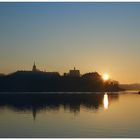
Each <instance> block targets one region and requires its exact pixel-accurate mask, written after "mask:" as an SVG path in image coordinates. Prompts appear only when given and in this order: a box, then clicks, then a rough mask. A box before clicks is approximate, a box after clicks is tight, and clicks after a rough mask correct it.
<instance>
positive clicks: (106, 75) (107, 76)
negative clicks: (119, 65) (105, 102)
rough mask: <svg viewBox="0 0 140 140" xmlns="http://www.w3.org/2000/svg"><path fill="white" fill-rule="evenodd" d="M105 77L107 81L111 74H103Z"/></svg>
mask: <svg viewBox="0 0 140 140" xmlns="http://www.w3.org/2000/svg"><path fill="white" fill-rule="evenodd" d="M103 79H104V80H105V81H107V80H108V79H109V75H108V74H106V73H105V74H103Z"/></svg>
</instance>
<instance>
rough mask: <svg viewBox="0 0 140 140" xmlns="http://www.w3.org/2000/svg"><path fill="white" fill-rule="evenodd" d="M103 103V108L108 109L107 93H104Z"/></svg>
mask: <svg viewBox="0 0 140 140" xmlns="http://www.w3.org/2000/svg"><path fill="white" fill-rule="evenodd" d="M103 104H104V109H108V95H107V93H105V94H104V99H103Z"/></svg>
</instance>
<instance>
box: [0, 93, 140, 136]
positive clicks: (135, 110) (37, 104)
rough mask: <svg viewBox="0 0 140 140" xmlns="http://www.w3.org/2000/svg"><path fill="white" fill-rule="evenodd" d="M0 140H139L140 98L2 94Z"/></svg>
mask: <svg viewBox="0 0 140 140" xmlns="http://www.w3.org/2000/svg"><path fill="white" fill-rule="evenodd" d="M52 94H53V95H52ZM0 137H80V138H81V137H113V138H116V137H127V138H128V137H140V95H139V94H136V93H133V92H131V93H129V92H125V93H124V92H123V93H97V94H95V93H75V94H74V93H67V94H64V93H59V94H55V93H50V94H46V93H31V94H30V93H16V94H15V93H14V94H13V93H1V94H0Z"/></svg>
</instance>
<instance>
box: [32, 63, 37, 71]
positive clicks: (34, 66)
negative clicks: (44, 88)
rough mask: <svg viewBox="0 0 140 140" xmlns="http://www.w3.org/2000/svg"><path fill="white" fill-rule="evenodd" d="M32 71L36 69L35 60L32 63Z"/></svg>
mask: <svg viewBox="0 0 140 140" xmlns="http://www.w3.org/2000/svg"><path fill="white" fill-rule="evenodd" d="M32 71H37V69H36V65H35V62H34V65H33V68H32Z"/></svg>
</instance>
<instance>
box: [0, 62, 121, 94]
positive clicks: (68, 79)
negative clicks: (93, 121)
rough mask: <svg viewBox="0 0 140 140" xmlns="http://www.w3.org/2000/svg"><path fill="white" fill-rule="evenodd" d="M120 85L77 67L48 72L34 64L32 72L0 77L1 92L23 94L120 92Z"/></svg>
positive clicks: (19, 72) (96, 73) (17, 72)
mask: <svg viewBox="0 0 140 140" xmlns="http://www.w3.org/2000/svg"><path fill="white" fill-rule="evenodd" d="M120 90H122V89H121V88H120V87H119V83H118V82H117V81H114V80H107V81H104V80H103V79H102V76H101V75H100V74H99V73H98V72H91V73H85V74H80V70H77V69H76V68H75V67H74V69H72V70H69V72H68V73H64V74H63V75H60V74H59V72H46V71H40V70H39V69H37V66H36V64H35V62H34V64H33V67H32V70H30V71H23V70H22V71H16V72H14V73H11V74H8V75H2V76H0V91H16V92H17V91H23V92H95V91H120Z"/></svg>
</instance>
